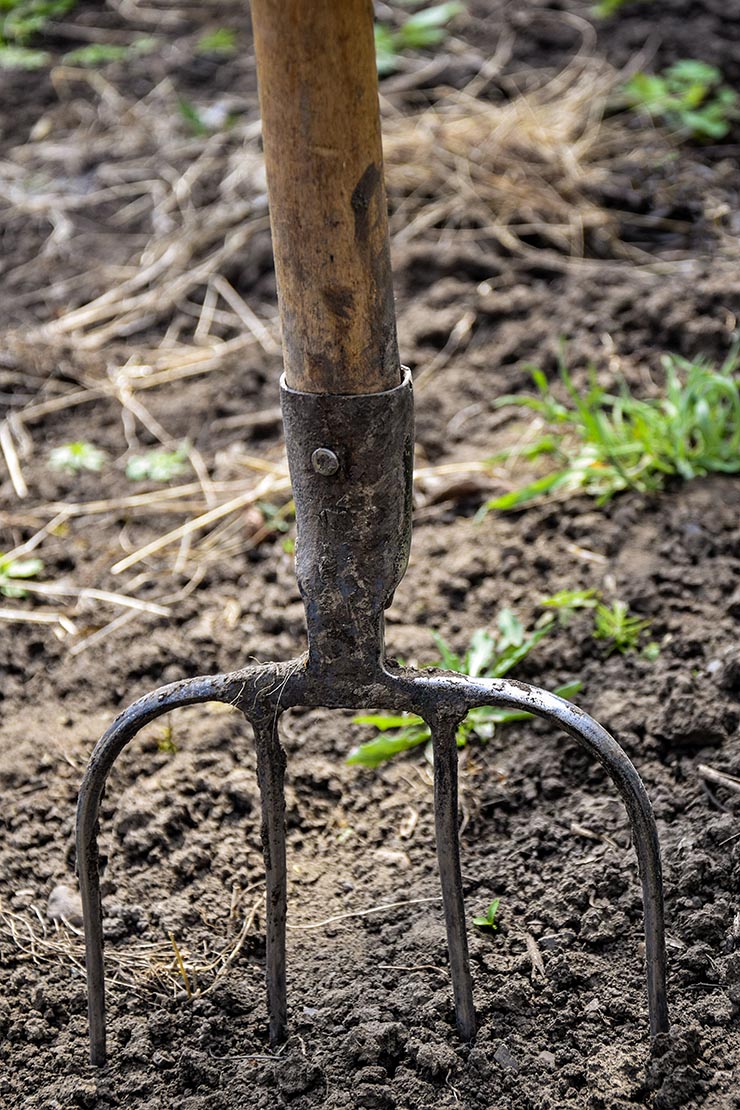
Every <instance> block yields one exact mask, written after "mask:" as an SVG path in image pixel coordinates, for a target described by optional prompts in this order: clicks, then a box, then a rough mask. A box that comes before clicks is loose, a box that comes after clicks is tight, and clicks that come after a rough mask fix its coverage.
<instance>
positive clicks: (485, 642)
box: [450, 610, 513, 678]
mask: <svg viewBox="0 0 740 1110" xmlns="http://www.w3.org/2000/svg"><path fill="white" fill-rule="evenodd" d="M507 611H510V610H507ZM512 615H513V614H512ZM496 646H497V645H496V640H495V638H494V637H493V636H492V635H491V633H490V632H488V631H487V630H486V629H485V628H479V629H477V631H476V632H474V633H473V637H472V639H471V641H470V650H469V651H468V653H467V655H466V656H465V668H464V670H465V674H469V675H470V677H471V678H479V677H480V675H482V674H485V672H486V670H487V668H488V667H489V666H490V665H491V663H492V661H493V659H494V656H495V654H496ZM450 669H456V668H450Z"/></svg>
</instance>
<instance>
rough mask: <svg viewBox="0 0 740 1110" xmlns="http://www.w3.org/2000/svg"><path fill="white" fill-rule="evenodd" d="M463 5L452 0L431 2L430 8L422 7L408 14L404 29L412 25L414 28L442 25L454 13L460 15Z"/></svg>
mask: <svg viewBox="0 0 740 1110" xmlns="http://www.w3.org/2000/svg"><path fill="white" fill-rule="evenodd" d="M464 11H465V5H464V4H459V3H456V2H454V0H453V2H451V3H447V4H433V5H432V7H431V8H422V9H421V11H418V12H414V14H413V15H411V16H409V18H408V19H407V20H406V22H405V24H404V29H405V28H407V27H409V26H412V27H413V28H414V30H423V29H424V28H435V27H444V26H445V24H447V23H449V22H450V20H451V19H454V18H455V16H456V15H462V13H463V12H464Z"/></svg>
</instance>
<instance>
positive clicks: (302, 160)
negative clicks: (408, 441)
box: [252, 0, 401, 393]
mask: <svg viewBox="0 0 740 1110" xmlns="http://www.w3.org/2000/svg"><path fill="white" fill-rule="evenodd" d="M252 25H253V29H254V43H255V52H256V56H257V75H258V80H259V88H260V104H261V109H262V136H263V142H264V148H265V161H266V164H267V185H268V192H269V200H270V219H271V223H272V240H273V251H274V254H275V271H276V275H277V287H278V300H279V304H280V318H281V322H282V329H283V356H284V361H285V376H286V381H287V384H288V386H289V387H290V388H292V389H299V390H303V391H305V392H307V393H377V392H379V391H381V390H384V389H391V388H393V387H394V386H396V385H398V384H399V383H400V381H401V370H400V365H399V359H398V346H397V342H396V320H395V313H394V308H393V287H392V283H391V268H390V251H389V243H388V214H387V208H386V196H385V185H384V181H383V155H382V149H381V141H380V119H379V115H378V79H377V72H376V66H375V44H374V38H373V12H372V3H371V0H252Z"/></svg>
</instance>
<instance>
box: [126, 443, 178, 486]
mask: <svg viewBox="0 0 740 1110" xmlns="http://www.w3.org/2000/svg"><path fill="white" fill-rule="evenodd" d="M187 459H188V449H187V447H186V446H182V447H178V448H177V450H175V451H167V450H166V449H165V448H159V447H158V448H155V449H154V450H152V451H147V452H146V454H144V455H134V456H133V457H132V458H130V459H129V461H128V462H127V464H126V477H127V478H128V479H129V481H132V482H143V481H146V480H148V481H150V482H169V481H170V479H172V478H177V477H179V476H180V475H181V474H184V473H185V472H186V471H187V470H188V467H189V465H190V464H189V463H188V461H187Z"/></svg>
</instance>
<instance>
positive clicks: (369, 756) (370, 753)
mask: <svg viewBox="0 0 740 1110" xmlns="http://www.w3.org/2000/svg"><path fill="white" fill-rule="evenodd" d="M428 739H429V729H428V728H427V727H426V726H425V725H424V726H419V727H417V728H406V729H403V730H402V731H401V732H397V733H389V734H388V735H384V736H379V737H378V738H377V739H375V740H369V741H368V742H367V743H366V744H360V745H359V746H358V747H356V748H353V749H352V751H351V752H350V753H349V755H348V756H347V763H350V764H360V765H361V766H363V767H370V768H375V767H378V766H379V765H380V764H381V763H384V762H385V761H386V760H387V759H392V758H393V756H394V755H399V754H400V753H401V752H407V751H409V750H410V749H411V748H415V747H418V746H419V745H420V744H426V742H427V740H428Z"/></svg>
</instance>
